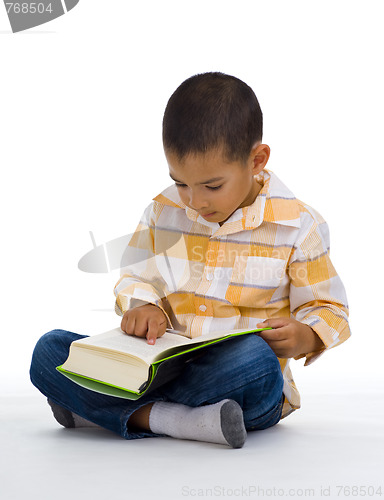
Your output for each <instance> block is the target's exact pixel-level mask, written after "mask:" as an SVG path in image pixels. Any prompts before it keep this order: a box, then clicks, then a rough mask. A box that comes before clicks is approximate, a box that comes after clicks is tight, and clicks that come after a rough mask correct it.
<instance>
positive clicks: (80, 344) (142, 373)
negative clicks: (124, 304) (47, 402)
mask: <svg viewBox="0 0 384 500" xmlns="http://www.w3.org/2000/svg"><path fill="white" fill-rule="evenodd" d="M266 329H270V328H258V329H251V330H249V329H248V330H232V331H230V332H224V331H220V332H211V333H208V334H206V335H202V336H200V337H195V338H193V339H190V338H188V337H185V336H183V335H182V334H181V332H177V331H176V330H170V329H168V330H167V331H166V333H165V334H164V335H163V336H162V337H160V338H158V339H157V340H156V343H155V345H149V344H147V339H145V338H140V337H136V336H133V335H127V334H125V333H123V332H122V330H121V329H120V328H114V329H112V330H109V331H107V332H104V333H101V334H98V335H92V336H90V337H86V338H83V339H80V340H75V341H74V342H72V344H71V346H70V348H69V356H68V358H67V360H66V361H65V363H63V364H62V365H60V366H57V367H56V369H57V370H58V371H60V372H61V373H62V374H63V375H65V376H66V377H68V378H69V379H71V380H72V381H73V382H76V383H77V384H79V385H81V386H83V387H85V388H87V389H91V390H93V391H96V392H99V393H102V394H107V395H109V396H116V397H120V398H125V399H138V398H139V397H140V396H142V395H143V394H144V393H147V392H149V391H152V390H153V389H155V388H156V387H159V386H160V385H162V384H164V383H166V382H168V381H169V380H172V379H173V378H175V377H177V375H178V374H179V373H180V372H181V370H182V369H183V366H184V365H185V363H187V362H189V361H190V360H191V359H193V358H194V357H195V356H196V355H200V353H201V349H206V348H209V346H210V345H212V344H214V343H217V342H223V341H226V340H229V339H231V338H233V337H236V336H238V335H245V334H247V333H255V332H259V331H261V330H266Z"/></svg>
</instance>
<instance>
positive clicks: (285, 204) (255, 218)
mask: <svg viewBox="0 0 384 500" xmlns="http://www.w3.org/2000/svg"><path fill="white" fill-rule="evenodd" d="M255 178H256V181H257V182H258V183H259V184H261V185H262V188H261V190H260V192H259V194H258V195H257V196H256V199H255V201H254V202H253V203H252V205H249V206H248V207H243V208H238V209H237V210H235V212H234V213H233V214H232V215H231V217H230V218H229V219H228V220H227V221H226V222H225V224H223V225H222V226H220V225H219V224H218V223H217V222H209V221H206V220H205V219H204V218H203V217H201V215H200V214H199V213H198V212H196V210H193V209H191V208H189V207H187V206H186V205H185V204H184V203H183V202H182V201H181V199H180V197H179V194H178V191H177V187H176V186H175V185H174V184H172V185H171V186H169V187H167V188H166V189H165V190H164V191H162V192H161V193H160V194H159V195H157V196H156V197H155V198H153V200H154V201H157V202H159V203H162V204H164V205H168V206H171V207H175V208H181V209H184V210H185V212H186V215H187V217H188V219H190V220H192V221H193V222H200V223H201V224H203V225H205V226H208V227H211V228H212V230H214V231H215V234H217V235H219V234H229V233H234V232H238V231H243V230H248V229H255V228H257V227H259V226H260V224H261V223H262V222H263V221H265V222H271V223H274V224H281V225H284V226H293V227H300V209H299V204H298V200H297V199H296V197H295V195H294V194H293V193H292V192H291V191H290V190H289V189H288V188H287V186H285V184H283V182H281V180H280V179H279V178H278V177H277V175H275V174H274V173H273V172H272V171H271V170H267V169H264V170H262V171H261V172H260V173H259V174H258V175H257V176H255Z"/></svg>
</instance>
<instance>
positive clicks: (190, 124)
mask: <svg viewBox="0 0 384 500" xmlns="http://www.w3.org/2000/svg"><path fill="white" fill-rule="evenodd" d="M262 128H263V119H262V113H261V109H260V106H259V103H258V101H257V98H256V96H255V94H254V92H253V91H252V89H251V88H250V87H248V85H246V84H245V83H244V82H242V81H241V80H239V79H238V78H235V77H233V76H229V75H224V74H223V73H204V74H200V75H196V76H193V77H191V78H189V79H188V80H186V81H185V82H183V83H182V84H181V85H180V87H178V89H176V91H175V92H174V93H173V95H172V96H171V98H170V99H169V101H168V104H167V107H166V110H165V113H164V119H163V144H164V151H165V155H166V158H167V161H168V165H169V173H170V176H171V178H172V179H173V180H174V181H175V183H176V186H177V188H178V192H179V195H180V199H181V200H182V201H183V203H185V205H187V206H188V207H190V208H192V209H194V210H196V211H197V212H199V214H200V215H201V216H202V217H204V218H205V219H207V220H209V221H211V222H217V223H219V224H220V225H222V224H223V223H224V222H225V221H226V220H227V219H228V218H229V217H230V216H231V215H232V214H233V212H234V211H235V210H237V209H238V208H241V207H246V206H249V205H251V204H252V203H253V202H254V200H255V198H256V196H257V194H258V192H259V191H260V189H261V186H260V185H259V184H258V183H257V182H256V180H255V179H254V176H255V175H256V174H258V173H259V172H260V171H261V170H262V169H263V168H264V166H265V165H266V163H267V161H268V159H269V153H270V150H269V146H267V145H266V144H261V139H262Z"/></svg>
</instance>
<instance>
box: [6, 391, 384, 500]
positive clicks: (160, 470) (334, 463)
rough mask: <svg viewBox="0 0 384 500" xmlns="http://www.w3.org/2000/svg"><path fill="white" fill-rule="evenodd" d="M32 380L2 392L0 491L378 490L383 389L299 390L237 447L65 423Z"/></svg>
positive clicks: (46, 495)
mask: <svg viewBox="0 0 384 500" xmlns="http://www.w3.org/2000/svg"><path fill="white" fill-rule="evenodd" d="M33 390H34V388H32V391H31V392H30V393H27V395H25V396H23V397H20V396H19V397H12V396H4V397H1V398H0V403H1V406H0V408H1V414H0V419H1V420H0V423H1V427H0V438H1V463H0V498H1V499H2V500H21V499H27V498H28V500H34V499H36V500H37V499H38V500H46V499H47V500H48V499H53V500H64V499H66V500H68V499H73V500H77V499H80V498H83V499H92V500H99V499H100V500H105V499H114V498H116V499H117V498H119V499H130V498H138V496H139V495H140V498H143V499H150V498H158V499H159V498H160V499H163V498H164V499H179V498H188V497H192V498H193V497H198V498H212V497H213V498H215V497H216V498H217V497H219V498H220V497H232V498H233V497H240V498H243V497H245V498H280V497H284V496H287V497H290V498H303V497H305V498H306V497H312V498H321V497H328V498H344V497H349V498H351V497H355V498H356V496H357V492H358V490H356V488H360V495H359V496H363V494H362V492H364V491H366V495H365V496H367V498H379V497H380V495H379V493H380V491H379V490H378V489H377V488H378V487H380V486H381V488H382V490H381V494H382V495H384V478H383V474H382V472H383V470H384V426H383V413H384V412H383V409H384V398H383V395H384V389H383V390H381V391H380V388H379V389H378V390H377V389H376V390H372V387H371V389H370V390H369V391H365V390H364V391H363V390H362V391H361V392H360V393H355V394H353V395H352V394H350V393H347V394H346V395H344V396H340V394H328V395H324V394H323V395H321V394H319V393H312V394H306V395H305V401H303V405H302V408H301V409H300V410H299V411H296V412H295V413H294V414H292V415H290V416H289V417H287V418H286V419H285V420H283V421H281V422H280V423H279V424H278V425H277V426H275V427H273V428H271V429H268V430H265V431H259V432H253V433H249V434H248V439H247V441H246V443H245V446H244V447H243V448H242V449H239V450H233V449H230V448H227V447H225V446H220V445H214V444H209V443H200V442H194V441H178V440H174V439H172V438H153V439H143V440H135V441H126V440H124V439H122V438H120V437H119V436H117V435H115V434H113V433H111V432H109V431H107V430H102V429H84V428H82V429H64V428H63V427H61V426H60V425H59V424H57V422H56V421H55V420H54V419H53V417H52V414H51V410H50V408H49V407H48V405H47V404H46V401H45V398H44V396H42V395H41V394H40V393H38V392H37V391H35V392H33ZM353 487H354V488H355V489H353ZM364 488H365V490H364Z"/></svg>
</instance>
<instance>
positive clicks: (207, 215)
mask: <svg viewBox="0 0 384 500" xmlns="http://www.w3.org/2000/svg"><path fill="white" fill-rule="evenodd" d="M215 213H216V212H211V213H210V214H201V216H202V217H211V216H212V215H215Z"/></svg>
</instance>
